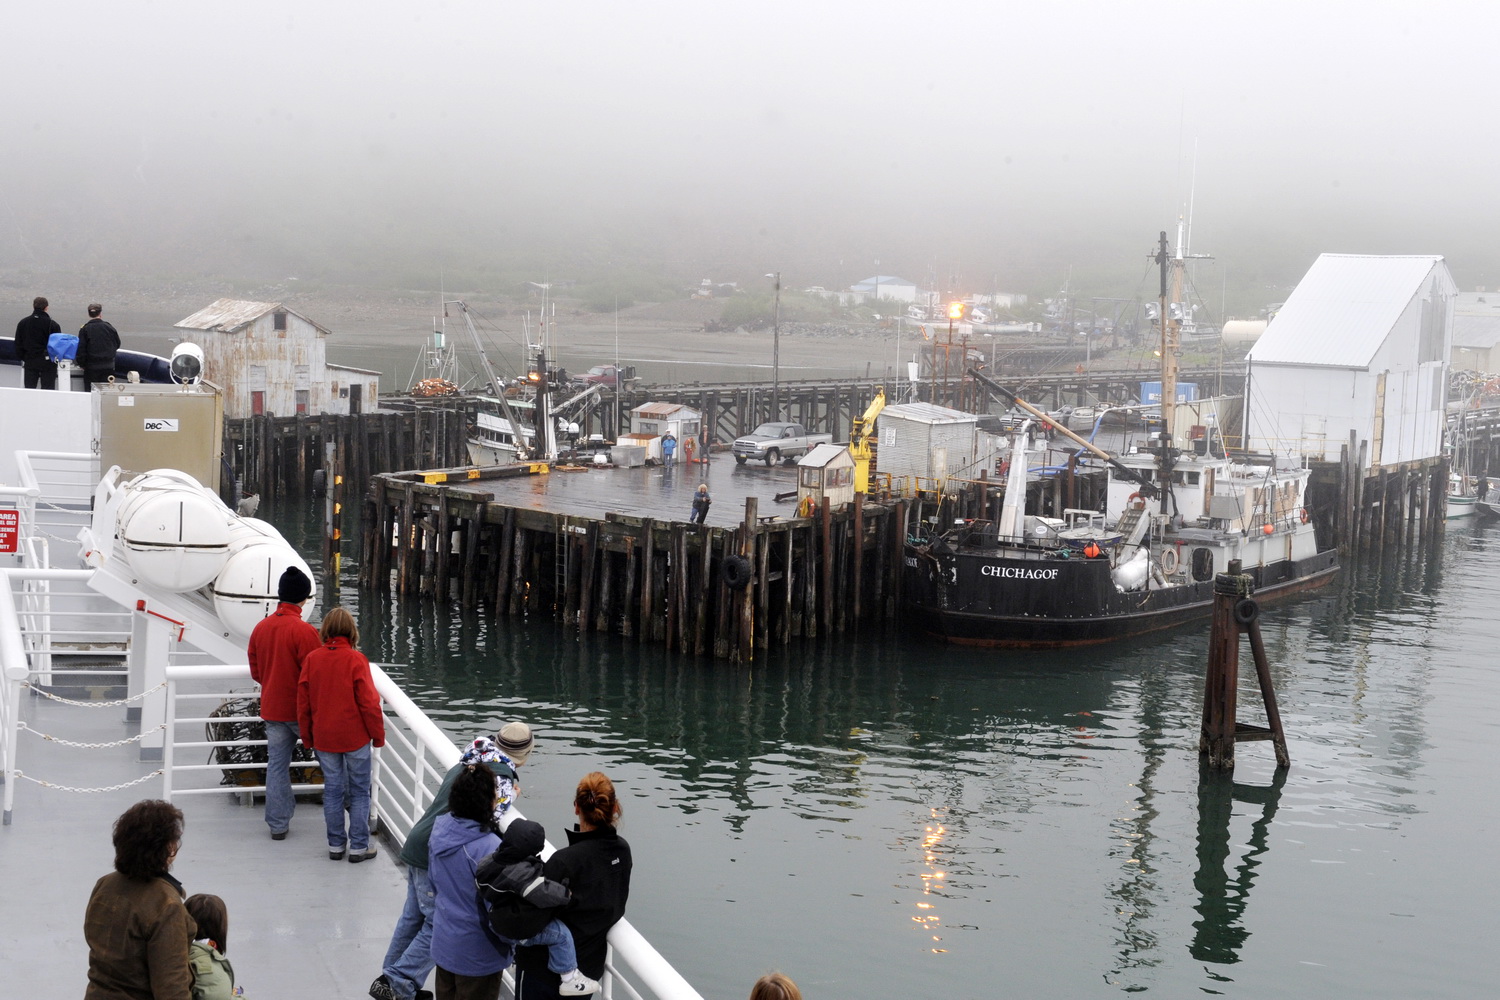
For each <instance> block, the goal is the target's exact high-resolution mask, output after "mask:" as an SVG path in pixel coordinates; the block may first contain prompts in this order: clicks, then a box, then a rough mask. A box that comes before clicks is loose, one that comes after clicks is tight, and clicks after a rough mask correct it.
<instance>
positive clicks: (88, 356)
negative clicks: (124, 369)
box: [77, 302, 120, 385]
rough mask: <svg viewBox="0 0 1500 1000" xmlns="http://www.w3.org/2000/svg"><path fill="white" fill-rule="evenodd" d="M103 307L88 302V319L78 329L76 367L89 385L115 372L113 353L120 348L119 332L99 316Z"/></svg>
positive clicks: (104, 379) (105, 380) (107, 378)
mask: <svg viewBox="0 0 1500 1000" xmlns="http://www.w3.org/2000/svg"><path fill="white" fill-rule="evenodd" d="M103 313H104V307H103V306H102V305H100V304H99V303H97V302H90V303H89V321H88V322H87V323H85V324H83V326H82V327H80V328H79V330H78V354H77V360H78V367H80V368H82V369H83V376H84V379H85V380H86V381H87V382H88V384H89V385H95V384H97V383H99V382H108V381H109V379H110V376H112V375H113V374H114V373H115V354H116V353H118V352H119V350H120V332H119V331H118V330H116V329H115V328H114V324H112V323H110V322H109V321H108V320H105V319H103V318H101V317H102V316H103Z"/></svg>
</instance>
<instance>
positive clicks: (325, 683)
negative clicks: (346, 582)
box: [297, 608, 385, 864]
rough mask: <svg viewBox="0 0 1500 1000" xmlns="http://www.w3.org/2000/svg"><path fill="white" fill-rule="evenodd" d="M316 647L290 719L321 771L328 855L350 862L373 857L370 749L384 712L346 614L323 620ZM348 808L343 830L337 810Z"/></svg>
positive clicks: (381, 732) (380, 736)
mask: <svg viewBox="0 0 1500 1000" xmlns="http://www.w3.org/2000/svg"><path fill="white" fill-rule="evenodd" d="M321 635H322V637H323V646H322V648H320V649H315V650H313V651H312V652H311V653H308V654H307V659H305V660H304V661H303V662H302V679H301V680H300V681H299V682H298V684H297V721H298V722H299V723H301V726H302V745H303V746H306V747H311V748H312V750H313V752H314V753H316V754H317V755H318V765H319V766H320V767H322V769H323V821H324V822H325V823H326V824H327V825H328V858H329V860H330V861H342V860H343V859H344V847H345V844H347V845H348V848H349V860H350V861H351V862H353V863H355V864H358V863H359V862H361V861H366V860H368V859H370V858H373V857H374V856H375V848H373V847H371V846H370V758H371V754H372V751H371V749H370V747H371V744H372V743H373V744H374V745H375V746H377V747H383V746H385V713H384V712H382V711H381V710H380V695H379V694H378V693H377V692H376V690H375V680H374V678H372V677H371V676H370V661H369V660H367V659H365V655H364V654H363V653H361V652H360V651H359V650H358V649H356V648H355V647H356V646H358V645H359V627H358V626H356V625H355V624H354V616H353V615H351V614H349V612H348V611H346V610H344V609H343V608H334V609H333V610H332V611H330V612H328V614H326V615H324V616H323V628H322V630H321ZM346 807H347V808H348V811H349V829H348V833H347V834H346V833H345V830H344V810H345V808H346Z"/></svg>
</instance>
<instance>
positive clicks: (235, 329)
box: [172, 299, 330, 337]
mask: <svg viewBox="0 0 1500 1000" xmlns="http://www.w3.org/2000/svg"><path fill="white" fill-rule="evenodd" d="M277 311H280V312H284V313H287V314H289V315H292V316H296V317H297V318H298V319H300V320H302V321H303V322H304V323H307V324H309V325H310V326H312V327H313V328H314V329H316V330H317V331H318V333H319V334H321V335H323V336H325V337H326V336H327V335H328V334H329V332H330V331H329V329H328V328H327V327H325V326H323V325H322V324H320V323H315V322H313V321H312V320H310V319H308V318H307V317H306V316H304V315H302V314H301V313H299V312H297V310H295V309H288V308H287V307H286V306H285V305H284V304H283V303H280V302H248V301H246V300H244V299H216V300H214V301H213V302H211V303H210V304H208V305H206V306H204V307H203V308H202V309H199V310H198V311H197V312H195V313H193V314H192V315H191V316H189V317H188V318H187V319H184V320H179V321H178V322H176V323H174V324H172V325H173V326H175V327H177V328H178V329H182V330H208V331H212V332H215V333H239V332H240V331H241V330H243V329H244V328H245V327H247V326H249V325H250V324H252V323H254V322H255V321H256V320H258V319H260V318H261V317H262V316H264V315H265V314H266V313H269V312H277Z"/></svg>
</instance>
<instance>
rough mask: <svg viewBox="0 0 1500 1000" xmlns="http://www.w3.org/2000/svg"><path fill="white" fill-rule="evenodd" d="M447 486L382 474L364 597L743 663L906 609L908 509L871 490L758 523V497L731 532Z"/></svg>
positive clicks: (364, 562) (370, 507)
mask: <svg viewBox="0 0 1500 1000" xmlns="http://www.w3.org/2000/svg"><path fill="white" fill-rule="evenodd" d="M531 468H532V470H533V472H535V471H539V467H531ZM520 472H521V470H511V471H509V472H507V473H505V474H517V473H520ZM495 474H498V473H497V472H496V471H495V470H474V471H473V472H472V473H469V474H468V475H470V476H472V477H473V478H478V477H480V476H483V475H495ZM522 474H524V473H522ZM446 478H447V477H446V474H435V475H434V474H429V475H426V476H423V475H420V474H416V475H411V474H408V475H383V476H377V477H375V479H374V481H373V482H372V484H371V490H370V494H369V496H368V498H367V499H366V501H365V504H364V519H365V532H364V547H363V552H362V554H361V560H360V585H361V587H362V588H369V589H377V590H394V591H395V592H397V593H401V594H413V595H416V594H421V595H429V596H430V597H431V598H432V599H433V600H436V601H443V602H447V601H454V600H456V601H457V602H458V603H459V604H461V605H462V606H464V607H469V608H477V609H481V610H482V611H486V612H488V613H489V614H492V615H494V616H496V617H497V618H500V617H518V616H538V617H545V618H552V619H556V620H558V621H561V622H563V623H564V624H566V625H571V626H576V627H577V628H578V629H579V630H581V631H585V632H607V633H613V634H616V635H619V636H623V637H626V638H631V639H635V640H636V641H638V642H641V643H660V644H664V645H665V646H666V647H667V648H668V649H674V650H680V651H682V652H687V653H693V654H697V655H704V654H711V655H713V656H715V657H719V658H721V659H729V660H731V661H734V662H740V663H748V662H751V661H752V660H754V659H755V656H756V651H757V650H762V649H767V648H769V647H771V646H779V645H785V644H787V643H789V642H790V641H792V640H793V639H794V638H814V637H816V636H819V635H829V634H838V633H845V632H851V631H855V630H858V629H859V628H861V627H862V626H865V625H867V624H869V623H872V622H886V621H890V620H892V619H893V618H894V616H895V614H896V610H897V607H898V605H899V600H900V589H901V569H902V547H903V544H904V542H905V529H904V525H905V520H906V516H907V504H906V502H905V501H897V502H894V503H891V504H874V503H866V502H865V500H864V498H863V497H862V496H861V497H859V498H857V499H856V501H855V502H854V503H852V504H848V505H845V506H844V507H843V509H841V510H837V511H835V510H831V509H830V508H829V506H828V505H827V503H826V501H825V503H824V505H823V507H822V508H821V509H819V510H816V511H814V513H813V515H812V516H811V517H804V518H789V519H782V518H779V517H767V518H762V517H760V516H759V514H758V509H757V501H756V498H754V497H749V498H747V499H746V501H745V515H744V521H743V523H742V524H740V525H739V526H737V527H735V528H723V527H707V526H704V525H699V524H690V523H687V522H684V521H665V520H657V519H654V518H649V517H647V518H641V517H622V516H618V515H613V514H610V515H606V516H604V517H602V518H598V517H589V516H580V515H569V514H563V513H557V512H553V511H544V510H535V509H532V508H529V507H522V506H513V505H509V504H503V503H497V502H495V501H493V500H492V499H491V498H490V496H489V495H488V494H486V493H481V492H479V491H477V490H473V489H465V488H463V487H462V486H460V485H454V484H452V483H450V482H446V481H436V482H434V481H431V480H441V479H446Z"/></svg>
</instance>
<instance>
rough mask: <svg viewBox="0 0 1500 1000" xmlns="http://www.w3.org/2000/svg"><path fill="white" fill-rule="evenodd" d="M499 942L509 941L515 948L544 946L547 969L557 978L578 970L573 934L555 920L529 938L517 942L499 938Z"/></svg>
mask: <svg viewBox="0 0 1500 1000" xmlns="http://www.w3.org/2000/svg"><path fill="white" fill-rule="evenodd" d="M501 940H502V941H510V943H511V944H513V945H515V946H516V947H517V948H529V947H531V946H532V945H545V946H546V948H547V968H549V969H551V970H552V971H553V972H555V973H557V974H558V975H559V976H560V975H562V974H563V973H564V972H572V971H573V970H574V969H576V968H578V952H577V951H576V950H575V949H574V947H573V932H572V931H570V930H568V925H567V924H565V923H563V922H562V921H561V920H558V919H556V918H554V919H552V920H549V921H547V926H546V927H543V928H542V929H541V930H540V931H538V932H537V933H535V934H533V935H531V937H529V938H522V939H521V940H519V941H512V940H511V939H510V938H501Z"/></svg>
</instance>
